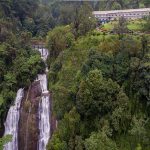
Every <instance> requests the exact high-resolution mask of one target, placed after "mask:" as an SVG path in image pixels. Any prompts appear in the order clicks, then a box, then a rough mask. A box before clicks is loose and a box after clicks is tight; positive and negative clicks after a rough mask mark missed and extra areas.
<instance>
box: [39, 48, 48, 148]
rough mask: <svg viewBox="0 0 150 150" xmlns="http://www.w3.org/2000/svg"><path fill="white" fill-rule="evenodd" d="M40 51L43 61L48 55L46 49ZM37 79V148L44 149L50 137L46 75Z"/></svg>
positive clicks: (41, 75)
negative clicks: (38, 92) (40, 96)
mask: <svg viewBox="0 0 150 150" xmlns="http://www.w3.org/2000/svg"><path fill="white" fill-rule="evenodd" d="M38 50H39V52H40V53H41V58H42V59H43V60H44V61H45V63H46V59H47V57H48V50H47V49H38ZM46 70H47V69H46ZM38 80H40V85H41V89H42V98H41V101H40V103H39V109H38V115H39V130H40V134H39V143H38V148H39V150H46V145H47V143H48V140H49V138H50V101H49V99H50V97H49V91H48V89H47V75H46V74H39V75H38Z"/></svg>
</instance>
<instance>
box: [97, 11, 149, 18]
mask: <svg viewBox="0 0 150 150" xmlns="http://www.w3.org/2000/svg"><path fill="white" fill-rule="evenodd" d="M148 14H149V13H148V12H144V13H138V14H135V13H130V14H126V13H122V14H102V15H95V17H117V16H145V15H148Z"/></svg>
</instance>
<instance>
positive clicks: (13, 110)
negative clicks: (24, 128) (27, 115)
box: [4, 89, 24, 150]
mask: <svg viewBox="0 0 150 150" xmlns="http://www.w3.org/2000/svg"><path fill="white" fill-rule="evenodd" d="M23 96H24V91H23V89H19V90H18V92H17V95H16V99H15V104H14V105H13V106H11V107H10V109H9V111H8V114H7V118H6V122H5V133H4V135H8V134H10V135H12V141H11V142H9V143H7V144H5V145H4V150H18V122H19V117H20V105H21V100H22V98H23Z"/></svg>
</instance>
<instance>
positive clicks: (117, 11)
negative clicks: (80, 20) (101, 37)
mask: <svg viewBox="0 0 150 150" xmlns="http://www.w3.org/2000/svg"><path fill="white" fill-rule="evenodd" d="M140 11H141V12H143V11H144V12H145V11H146V12H150V8H141V9H126V10H110V11H93V14H95V15H98V14H109V13H129V12H140Z"/></svg>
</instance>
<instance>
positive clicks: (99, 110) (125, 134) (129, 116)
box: [48, 31, 149, 150]
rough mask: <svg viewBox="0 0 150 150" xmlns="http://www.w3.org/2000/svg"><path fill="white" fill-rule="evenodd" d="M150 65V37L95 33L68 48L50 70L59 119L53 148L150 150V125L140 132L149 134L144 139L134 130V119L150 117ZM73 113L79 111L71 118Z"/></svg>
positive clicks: (143, 135) (81, 38)
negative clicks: (149, 92) (134, 132)
mask: <svg viewBox="0 0 150 150" xmlns="http://www.w3.org/2000/svg"><path fill="white" fill-rule="evenodd" d="M60 41H61V40H60ZM148 62H149V36H147V35H145V36H140V35H126V34H124V36H123V37H122V38H120V39H118V37H117V35H111V34H108V35H107V34H106V35H102V34H100V33H98V32H97V31H93V32H89V33H88V34H87V35H86V36H83V37H78V39H76V40H75V41H74V44H73V45H72V46H71V47H69V48H65V49H63V50H62V51H61V52H60V53H59V55H58V57H57V58H56V59H55V61H54V62H52V63H51V68H50V71H49V75H50V76H49V77H50V82H49V85H50V88H51V89H52V91H53V100H54V103H53V106H54V107H53V108H54V114H55V115H56V117H57V119H58V120H59V123H58V128H57V130H56V131H55V133H54V135H53V137H52V139H51V141H50V142H49V144H48V147H49V149H50V148H53V149H54V146H55V145H57V143H58V145H59V146H60V147H59V148H58V147H57V148H58V149H61V144H62V145H63V146H64V149H66V150H68V149H69V150H72V149H81V150H83V149H111V148H112V149H121V150H128V149H136V148H142V149H145V150H148V149H149V145H148V144H147V141H148V140H149V138H148V136H149V127H148V123H146V126H144V128H143V126H139V128H137V130H136V132H137V134H138V132H140V130H141V131H142V132H143V133H141V136H140V137H141V139H137V135H136V134H134V135H133V134H131V132H130V131H133V128H134V127H135V124H134V123H133V122H134V121H133V120H134V119H133V116H137V117H138V118H142V119H143V120H145V119H144V116H146V118H149V103H148V101H147V100H148V98H149V96H148V87H149V86H148V85H149V78H148V77H149V76H148V73H149V68H148ZM51 77H52V78H53V79H51ZM73 109H75V110H76V113H74V114H71V113H70V112H71V111H72V110H73ZM69 114H71V115H72V116H73V118H72V117H71V116H70V115H69ZM78 115H79V116H80V117H79V118H80V119H79V120H78V119H77V118H76V117H78ZM66 116H67V119H66ZM68 118H70V119H68ZM74 119H77V120H78V121H77V126H76V125H75V124H73V123H72V122H71V120H72V121H74ZM134 129H135V128H134ZM143 129H144V130H143ZM145 131H147V133H146V134H145ZM92 132H94V133H92ZM57 141H58V142H57ZM101 141H102V142H101ZM138 144H139V145H140V146H138ZM63 146H62V147H63Z"/></svg>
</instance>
